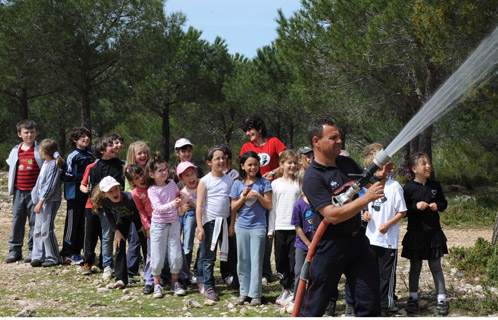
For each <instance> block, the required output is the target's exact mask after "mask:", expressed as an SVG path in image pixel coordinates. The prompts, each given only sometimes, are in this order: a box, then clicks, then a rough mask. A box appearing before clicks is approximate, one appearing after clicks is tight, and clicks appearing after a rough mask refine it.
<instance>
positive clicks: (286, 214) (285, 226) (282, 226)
mask: <svg viewBox="0 0 498 320" xmlns="http://www.w3.org/2000/svg"><path fill="white" fill-rule="evenodd" d="M271 189H272V209H271V210H270V217H269V223H268V234H269V235H272V234H273V233H274V231H275V230H295V227H294V226H293V225H292V224H291V219H292V210H293V209H294V204H295V203H296V201H297V200H298V199H299V196H300V195H301V190H300V189H299V183H298V182H297V180H295V181H293V182H287V181H284V180H283V179H282V178H280V179H277V180H274V181H273V182H272V183H271Z"/></svg>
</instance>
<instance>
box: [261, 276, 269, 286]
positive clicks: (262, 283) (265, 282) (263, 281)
mask: <svg viewBox="0 0 498 320" xmlns="http://www.w3.org/2000/svg"><path fill="white" fill-rule="evenodd" d="M261 285H263V286H267V285H268V279H266V278H265V277H263V279H261Z"/></svg>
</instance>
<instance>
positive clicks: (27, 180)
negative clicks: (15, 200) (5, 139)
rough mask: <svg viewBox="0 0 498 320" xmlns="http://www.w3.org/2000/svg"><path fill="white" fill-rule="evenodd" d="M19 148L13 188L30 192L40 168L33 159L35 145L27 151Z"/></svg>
mask: <svg viewBox="0 0 498 320" xmlns="http://www.w3.org/2000/svg"><path fill="white" fill-rule="evenodd" d="M22 146H23V144H21V145H20V146H19V160H18V161H17V175H16V180H15V183H14V186H15V187H16V188H17V189H19V190H26V191H29V190H32V189H33V187H34V186H35V184H36V179H38V175H39V174H40V167H38V164H37V163H36V159H35V145H34V144H33V145H32V146H31V148H29V149H28V150H23V149H22Z"/></svg>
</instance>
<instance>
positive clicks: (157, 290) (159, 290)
mask: <svg viewBox="0 0 498 320" xmlns="http://www.w3.org/2000/svg"><path fill="white" fill-rule="evenodd" d="M152 297H154V298H156V299H160V298H162V297H163V287H161V285H160V284H155V285H154V294H153V295H152Z"/></svg>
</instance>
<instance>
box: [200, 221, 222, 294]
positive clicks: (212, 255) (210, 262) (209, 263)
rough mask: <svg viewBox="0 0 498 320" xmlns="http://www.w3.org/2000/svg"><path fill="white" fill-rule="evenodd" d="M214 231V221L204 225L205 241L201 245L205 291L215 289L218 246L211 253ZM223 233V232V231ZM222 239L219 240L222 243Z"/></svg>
mask: <svg viewBox="0 0 498 320" xmlns="http://www.w3.org/2000/svg"><path fill="white" fill-rule="evenodd" d="M213 231H214V220H211V221H209V222H207V223H205V224H204V241H202V242H201V243H200V245H199V247H200V249H201V260H200V261H201V262H202V263H201V265H202V271H203V278H204V289H205V290H207V289H209V288H213V289H214V283H215V282H214V264H215V262H216V250H217V247H218V245H216V246H215V248H214V250H213V251H211V240H212V238H213ZM221 232H223V231H221ZM221 232H220V237H219V238H218V239H219V241H221Z"/></svg>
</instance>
